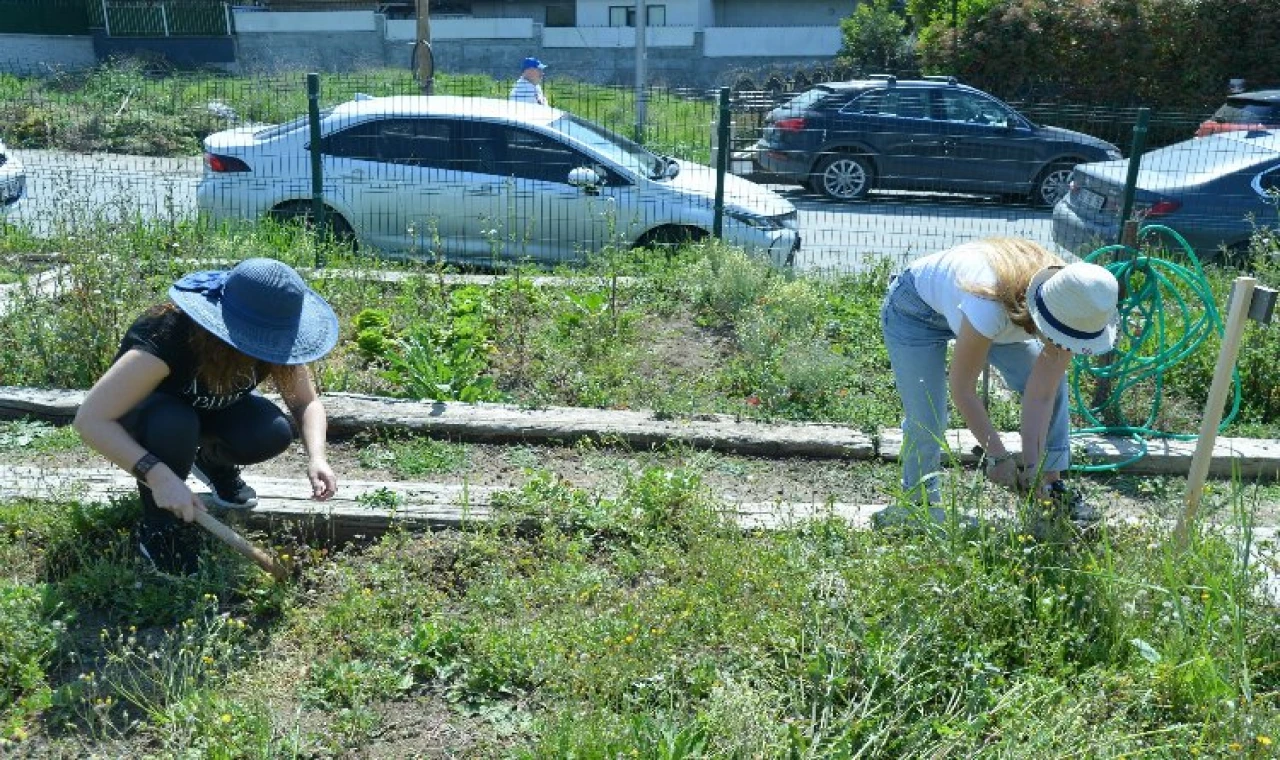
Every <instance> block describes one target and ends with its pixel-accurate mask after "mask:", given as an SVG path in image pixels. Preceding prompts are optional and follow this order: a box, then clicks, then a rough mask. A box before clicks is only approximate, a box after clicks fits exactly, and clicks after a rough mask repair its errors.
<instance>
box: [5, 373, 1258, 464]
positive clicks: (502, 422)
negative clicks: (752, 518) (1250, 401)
mask: <svg viewBox="0 0 1280 760" xmlns="http://www.w3.org/2000/svg"><path fill="white" fill-rule="evenodd" d="M83 397H84V392H83V391H68V390H50V389H39V388H19V387H12V386H0V419H15V418H21V417H32V418H35V419H41V420H47V421H50V422H56V423H65V422H68V421H70V420H71V418H72V417H74V416H75V412H76V409H77V408H78V407H79V405H80V401H81V400H82V399H83ZM324 401H325V407H326V409H327V410H328V412H329V431H330V433H331V434H332V435H333V436H335V437H341V436H346V435H352V434H355V433H359V432H364V431H369V430H389V431H405V432H414V433H420V434H426V435H432V436H436V437H441V438H449V439H451V440H456V441H467V442H476V443H543V444H557V443H572V442H574V441H578V440H581V439H584V438H586V439H591V440H595V441H602V442H609V443H617V444H620V445H624V446H630V447H632V448H634V449H648V448H650V447H653V446H662V445H665V444H668V443H679V444H684V445H688V446H692V447H695V448H699V449H710V450H714V451H721V452H725V453H734V454H744V455H753V456H766V457H774V458H783V457H811V458H831V459H872V458H876V457H879V458H882V459H886V460H891V461H896V460H897V459H898V458H899V457H900V455H901V453H902V431H901V430H899V429H897V428H888V429H885V430H882V431H880V433H879V434H878V435H877V436H876V437H875V440H873V439H872V438H871V437H870V436H867V435H865V434H863V433H861V432H860V431H858V430H855V429H854V428H851V427H848V426H843V425H829V424H818V423H768V422H754V421H750V420H739V419H735V418H733V417H730V416H728V415H713V414H707V415H697V416H696V417H692V418H682V419H671V418H661V417H659V416H658V415H656V414H654V413H653V412H651V411H633V410H618V409H584V408H576V407H545V408H541V409H525V408H521V407H518V406H515V405H511V404H464V403H461V402H456V401H439V402H433V401H412V400H407V399H393V398H385V397H378V396H364V395H359V394H350V393H328V394H325V396H324ZM277 403H279V401H278V400H277ZM1002 439H1003V440H1004V442H1005V446H1006V448H1008V449H1009V450H1010V451H1018V450H1020V448H1021V442H1020V439H1019V437H1018V435H1017V434H1016V433H1004V434H1002ZM947 441H948V448H949V450H950V451H952V452H955V455H956V456H957V457H958V459H959V460H960V461H961V462H964V463H968V464H972V463H974V462H976V461H977V456H976V455H975V454H974V453H973V452H974V447H975V446H976V445H977V441H976V440H975V439H974V438H973V436H972V435H970V434H969V432H968V431H967V430H951V431H948V433H947ZM1072 442H1073V445H1074V446H1076V447H1077V452H1078V454H1079V455H1078V456H1077V458H1076V461H1081V459H1086V460H1088V461H1090V462H1094V463H1098V464H1114V463H1119V462H1125V461H1128V460H1131V459H1133V458H1134V456H1135V455H1136V454H1137V453H1138V451H1139V444H1138V443H1137V442H1135V441H1133V440H1130V439H1124V438H1108V437H1103V436H1080V437H1077V438H1073V439H1072ZM1142 445H1144V446H1145V447H1146V456H1144V457H1142V458H1140V459H1138V460H1137V461H1135V462H1133V463H1131V464H1128V465H1126V466H1125V469H1124V471H1125V472H1128V473H1134V474H1143V475H1156V474H1158V475H1184V474H1186V472H1187V470H1188V468H1189V467H1190V466H1191V458H1192V455H1193V454H1194V453H1195V442H1194V441H1178V440H1172V439H1155V440H1148V441H1146V442H1145V443H1144V444H1142ZM1209 472H1210V474H1211V475H1213V476H1214V477H1219V478H1232V477H1238V478H1241V479H1245V480H1259V479H1264V480H1273V479H1277V478H1280V440H1277V439H1271V438H1267V439H1250V438H1218V440H1217V441H1216V443H1215V445H1214V449H1213V463H1212V465H1211V467H1210V470H1209Z"/></svg>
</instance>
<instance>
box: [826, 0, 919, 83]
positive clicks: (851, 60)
mask: <svg viewBox="0 0 1280 760" xmlns="http://www.w3.org/2000/svg"><path fill="white" fill-rule="evenodd" d="M895 5H896V3H895V2H894V0H864V2H860V3H858V7H857V8H855V9H854V11H853V15H852V16H849V17H848V18H844V19H841V20H840V36H841V37H842V42H841V46H840V53H839V55H838V56H837V60H838V61H839V63H841V64H844V65H852V66H856V67H861V68H864V69H877V70H880V71H895V70H897V69H899V68H904V67H908V66H910V64H911V61H912V57H911V43H910V41H909V40H908V39H907V38H906V37H905V36H904V34H905V32H906V29H907V20H906V18H905V17H904V16H903V15H902V14H901V13H900V12H899V11H898V10H897V9H896V8H895V7H894V6H895Z"/></svg>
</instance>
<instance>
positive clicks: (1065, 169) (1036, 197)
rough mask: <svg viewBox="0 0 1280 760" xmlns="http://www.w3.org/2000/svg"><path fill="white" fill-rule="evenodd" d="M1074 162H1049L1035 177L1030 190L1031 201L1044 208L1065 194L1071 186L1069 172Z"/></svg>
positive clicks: (1052, 204)
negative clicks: (1032, 188) (1034, 185)
mask: <svg viewBox="0 0 1280 760" xmlns="http://www.w3.org/2000/svg"><path fill="white" fill-rule="evenodd" d="M1074 169H1075V165H1074V164H1070V163H1067V162H1066V161H1058V162H1055V163H1052V164H1049V165H1048V166H1047V167H1045V170H1044V171H1042V172H1040V176H1039V177H1038V178H1037V179H1036V187H1035V189H1034V190H1032V191H1031V202H1032V203H1033V204H1035V205H1037V206H1042V207H1044V208H1053V206H1054V205H1055V204H1056V203H1057V202H1058V201H1060V200H1062V198H1063V197H1064V196H1065V195H1066V194H1067V190H1068V188H1069V187H1070V186H1071V185H1070V183H1071V172H1072V171H1073V170H1074Z"/></svg>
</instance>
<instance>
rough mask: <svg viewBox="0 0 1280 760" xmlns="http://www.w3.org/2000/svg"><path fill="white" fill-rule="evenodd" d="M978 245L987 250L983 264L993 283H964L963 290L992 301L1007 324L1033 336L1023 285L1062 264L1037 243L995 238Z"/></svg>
mask: <svg viewBox="0 0 1280 760" xmlns="http://www.w3.org/2000/svg"><path fill="white" fill-rule="evenodd" d="M982 242H983V243H984V244H985V245H986V248H987V261H988V262H989V263H990V264H991V268H992V269H993V270H995V273H996V281H995V284H994V285H973V284H966V285H964V286H963V287H964V289H965V290H967V291H968V292H970V293H973V294H974V295H976V296H981V297H982V298H990V299H991V300H993V301H996V302H997V303H999V304H1000V305H1001V306H1003V307H1004V309H1005V311H1006V312H1008V314H1009V321H1011V322H1013V323H1014V324H1015V325H1017V326H1018V327H1021V328H1022V329H1023V330H1025V331H1026V332H1027V333H1028V334H1030V335H1035V333H1036V324H1035V322H1034V321H1033V320H1032V319H1031V311H1030V310H1029V309H1028V308H1027V286H1028V285H1030V284H1031V278H1032V277H1035V276H1036V273H1037V272H1039V271H1040V270H1042V269H1044V268H1045V267H1052V266H1065V265H1066V262H1065V261H1063V260H1062V258H1061V257H1059V256H1057V255H1055V254H1053V253H1050V252H1049V251H1048V250H1047V249H1046V248H1044V246H1041V245H1040V244H1039V243H1035V242H1032V241H1030V240H1024V239H1022V238H1009V237H997V238H987V239H985V240H983V241H982Z"/></svg>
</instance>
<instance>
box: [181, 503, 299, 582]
mask: <svg viewBox="0 0 1280 760" xmlns="http://www.w3.org/2000/svg"><path fill="white" fill-rule="evenodd" d="M196 522H198V523H200V527H202V528H204V529H205V530H207V531H209V532H210V533H212V534H213V535H215V536H217V537H218V540H219V541H221V542H222V543H224V544H226V545H227V546H230V547H231V548H232V549H235V550H236V551H237V552H239V553H240V554H243V555H244V556H246V557H248V558H249V559H251V560H253V561H254V563H255V564H257V566H258V567H260V568H262V569H263V570H265V571H267V572H268V573H270V574H271V576H272V577H273V578H275V579H276V580H278V581H283V580H288V578H289V573H288V571H287V570H285V569H284V567H282V566H281V565H280V563H279V562H276V560H275V558H274V557H272V556H271V555H270V554H267V553H266V552H265V551H263V550H262V549H260V548H258V547H257V546H254V545H253V544H251V543H249V541H248V540H247V539H246V538H245V537H244V536H242V535H240V534H239V533H236V532H235V531H234V530H232V529H231V528H229V527H227V525H226V524H225V523H223V522H222V521H221V520H219V519H218V518H216V517H214V516H213V515H211V514H209V513H208V512H197V513H196Z"/></svg>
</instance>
